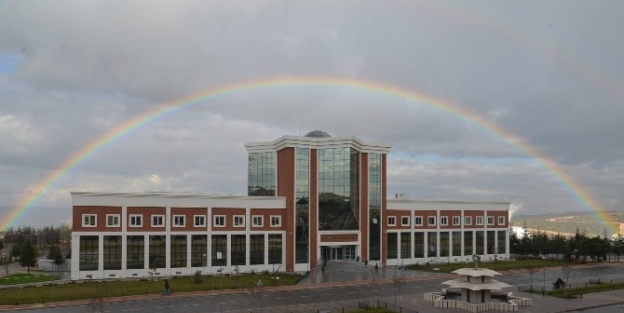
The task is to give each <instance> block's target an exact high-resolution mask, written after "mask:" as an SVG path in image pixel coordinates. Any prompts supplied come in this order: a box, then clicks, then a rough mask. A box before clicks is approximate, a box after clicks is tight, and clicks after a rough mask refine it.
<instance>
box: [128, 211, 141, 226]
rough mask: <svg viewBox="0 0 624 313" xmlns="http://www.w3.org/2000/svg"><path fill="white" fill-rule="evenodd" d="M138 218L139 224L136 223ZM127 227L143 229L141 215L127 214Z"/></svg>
mask: <svg viewBox="0 0 624 313" xmlns="http://www.w3.org/2000/svg"><path fill="white" fill-rule="evenodd" d="M137 218H138V221H139V223H138V224H137V223H136V220H137ZM128 227H143V214H128Z"/></svg>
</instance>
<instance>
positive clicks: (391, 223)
mask: <svg viewBox="0 0 624 313" xmlns="http://www.w3.org/2000/svg"><path fill="white" fill-rule="evenodd" d="M395 225H396V217H394V216H388V226H395Z"/></svg>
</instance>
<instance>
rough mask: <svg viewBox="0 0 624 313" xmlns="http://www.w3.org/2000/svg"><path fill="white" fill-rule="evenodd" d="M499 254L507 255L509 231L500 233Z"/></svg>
mask: <svg viewBox="0 0 624 313" xmlns="http://www.w3.org/2000/svg"><path fill="white" fill-rule="evenodd" d="M498 253H499V254H505V253H507V231H504V230H501V231H499V232H498Z"/></svg>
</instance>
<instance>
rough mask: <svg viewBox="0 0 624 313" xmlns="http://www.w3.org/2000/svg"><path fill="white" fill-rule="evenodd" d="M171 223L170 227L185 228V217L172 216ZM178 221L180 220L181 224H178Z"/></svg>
mask: <svg viewBox="0 0 624 313" xmlns="http://www.w3.org/2000/svg"><path fill="white" fill-rule="evenodd" d="M172 220H173V223H172V224H171V227H185V226H186V215H180V214H178V215H174V216H173V218H172ZM179 220H181V222H182V223H179Z"/></svg>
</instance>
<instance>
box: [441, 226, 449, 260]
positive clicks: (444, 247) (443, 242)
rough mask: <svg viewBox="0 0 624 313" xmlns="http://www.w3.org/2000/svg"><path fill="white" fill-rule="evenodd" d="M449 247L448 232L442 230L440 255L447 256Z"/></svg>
mask: <svg viewBox="0 0 624 313" xmlns="http://www.w3.org/2000/svg"><path fill="white" fill-rule="evenodd" d="M450 248H451V245H450V242H449V233H448V232H446V231H444V232H441V233H440V256H441V257H446V256H449V250H450Z"/></svg>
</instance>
